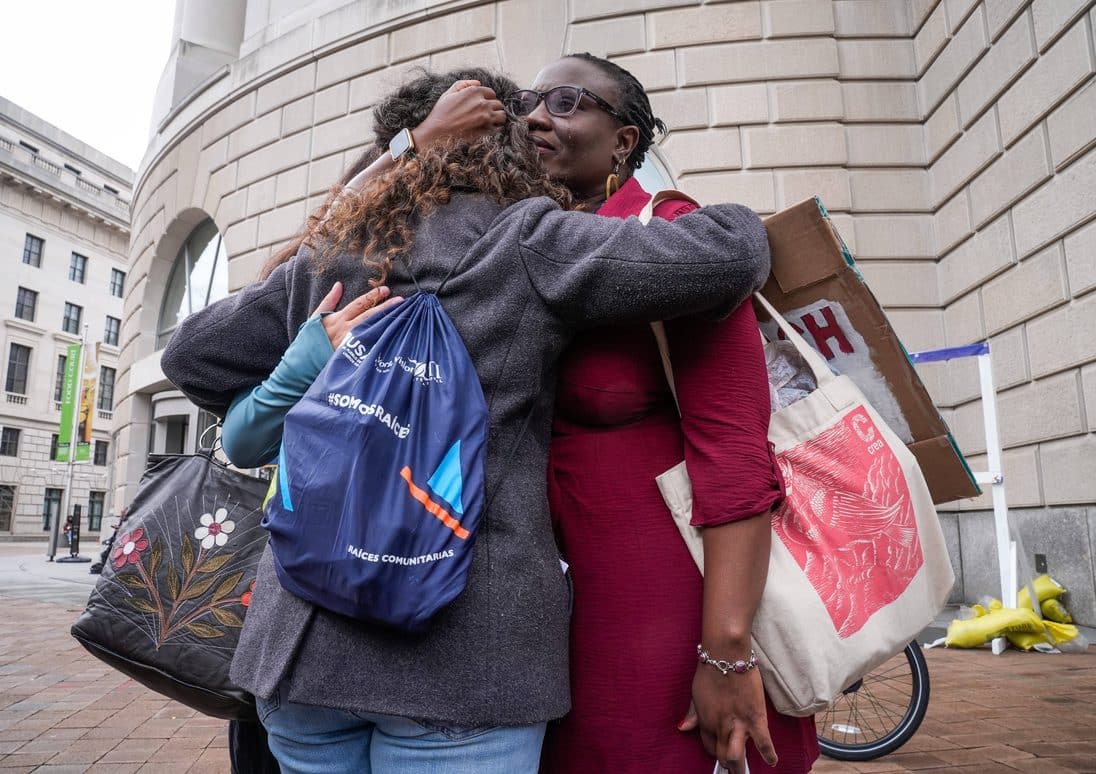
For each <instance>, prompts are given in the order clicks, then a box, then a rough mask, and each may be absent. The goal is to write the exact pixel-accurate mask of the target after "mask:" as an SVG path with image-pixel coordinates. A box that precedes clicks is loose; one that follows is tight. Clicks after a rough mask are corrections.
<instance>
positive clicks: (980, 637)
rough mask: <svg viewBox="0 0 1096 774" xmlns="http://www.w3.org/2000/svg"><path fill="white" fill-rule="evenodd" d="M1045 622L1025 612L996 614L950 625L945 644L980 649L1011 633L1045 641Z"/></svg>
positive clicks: (1014, 609) (991, 613) (1023, 609)
mask: <svg viewBox="0 0 1096 774" xmlns="http://www.w3.org/2000/svg"><path fill="white" fill-rule="evenodd" d="M1044 631H1045V628H1044V626H1043V622H1042V621H1040V620H1039V617H1038V616H1037V615H1035V612H1034V611H1033V610H1030V609H1025V608H1011V609H1001V610H992V611H990V612H988V613H986V614H985V615H981V616H978V617H977V618H968V619H966V620H965V621H960V620H958V619H957V620H955V621H952V622H951V623H950V624H948V634H947V637H946V638H945V639H944V643H945V644H946V645H948V646H949V647H953V648H977V647H978V646H979V645H984V644H985V643H987V642H989V641H990V640H992V639H994V638H995V637H1001V636H1004V635H1006V634H1009V633H1016V634H1020V633H1026V634H1033V635H1035V636H1036V637H1038V638H1039V639H1040V640H1041V641H1045V637H1044V636H1043V632H1044Z"/></svg>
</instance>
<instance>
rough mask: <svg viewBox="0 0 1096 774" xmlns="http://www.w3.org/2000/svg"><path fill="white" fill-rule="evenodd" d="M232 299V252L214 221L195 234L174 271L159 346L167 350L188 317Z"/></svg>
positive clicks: (178, 258)
mask: <svg viewBox="0 0 1096 774" xmlns="http://www.w3.org/2000/svg"><path fill="white" fill-rule="evenodd" d="M227 296H228V250H227V248H226V247H225V244H224V240H223V239H222V238H221V235H220V233H219V232H218V231H217V226H216V224H214V223H213V221H212V220H205V221H203V222H202V223H201V224H199V225H198V227H197V228H195V229H194V231H192V232H191V234H190V236H189V237H188V238H187V240H186V242H185V243H184V244H183V247H182V248H181V249H180V250H179V254H178V256H177V257H176V259H175V265H174V267H172V270H171V276H170V278H169V279H168V285H167V291H166V292H165V293H164V303H163V306H162V307H161V310H160V324H159V328H158V331H157V334H158V335H157V338H156V346H157V347H158V348H162V347H164V346H165V345H166V344H167V342H168V340H169V339H170V338H171V334H172V333H173V332H174V330H175V328H176V326H178V324H179V323H180V322H182V321H183V320H184V319H185V318H186V317H187V315H190V314H192V313H194V312H197V311H198V310H199V309H203V308H205V307H206V306H208V305H209V304H211V303H213V302H214V301H219V300H220V299H222V298H226V297H227Z"/></svg>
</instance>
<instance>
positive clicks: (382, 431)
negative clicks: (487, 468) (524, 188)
mask: <svg viewBox="0 0 1096 774" xmlns="http://www.w3.org/2000/svg"><path fill="white" fill-rule="evenodd" d="M443 284H444V283H443ZM439 290H440V288H439ZM486 442H487V402H486V401H485V400H484V397H483V388H482V387H481V386H480V383H479V377H478V376H477V374H476V369H475V367H474V366H473V364H472V360H471V358H470V357H469V355H468V350H467V349H466V348H465V346H464V342H463V341H462V340H461V338H460V335H459V334H458V333H457V330H456V328H455V327H454V326H453V323H452V321H451V320H450V319H449V316H448V315H447V314H446V313H445V310H444V309H443V308H442V306H441V303H440V301H439V300H438V297H437V295H436V294H434V293H424V292H421V291H419V292H416V293H415V294H413V295H412V296H411V297H409V298H408V299H406V300H405V301H403V302H401V303H400V304H397V305H396V306H394V307H393V308H391V309H390V310H388V311H386V312H384V313H383V314H381V315H378V316H376V317H373V318H370V319H369V320H366V321H365V322H363V323H362V324H360V325H359V326H357V327H356V328H354V330H353V331H352V332H351V333H350V334H348V335H347V337H346V338H345V339H344V340H343V342H342V344H341V345H340V346H339V347H338V349H337V350H336V351H335V354H334V355H333V356H332V357H331V360H330V361H329V362H328V363H327V365H326V366H325V367H324V369H323V371H321V372H320V375H319V376H318V377H317V378H316V381H315V382H313V384H312V386H311V387H310V388H309V390H308V392H306V393H305V395H304V397H303V398H301V400H300V401H299V402H298V403H297V405H296V406H294V407H293V408H292V409H291V410H290V411H289V413H288V414H287V415H286V418H285V429H284V433H283V436H282V446H281V450H280V452H279V459H278V472H277V482H276V484H275V487H274V492H273V496H272V497H271V498H270V502H269V503H268V504H267V510H266V516H265V518H264V521H263V524H264V526H265V527H266V528H267V529H268V530H269V532H270V545H271V548H272V550H273V553H274V565H275V569H276V571H277V573H278V578H279V579H280V581H281V583H282V586H284V587H285V588H286V589H287V590H288V591H290V592H291V593H293V594H295V595H296V596H298V597H301V598H302V599H305V600H307V601H309V602H311V603H313V604H315V605H318V606H320V607H323V608H326V609H327V610H331V611H334V612H336V613H341V614H343V615H347V616H351V617H353V618H359V619H365V620H369V621H374V622H380V623H384V624H388V625H390V626H393V627H397V628H399V629H403V630H407V631H419V630H422V629H423V628H424V627H425V626H426V624H427V622H428V621H429V620H430V618H431V617H432V616H433V615H434V614H435V613H437V612H438V611H439V610H440V609H441V608H443V607H445V605H447V604H448V603H449V602H451V601H452V600H453V599H454V598H455V597H456V596H457V595H458V594H460V593H461V591H462V590H463V589H464V586H465V583H466V582H467V578H468V570H469V567H470V564H471V561H472V548H473V544H474V543H475V538H476V525H477V523H478V522H479V519H480V514H481V513H482V511H483V509H484V457H485V454H486V451H485V449H486Z"/></svg>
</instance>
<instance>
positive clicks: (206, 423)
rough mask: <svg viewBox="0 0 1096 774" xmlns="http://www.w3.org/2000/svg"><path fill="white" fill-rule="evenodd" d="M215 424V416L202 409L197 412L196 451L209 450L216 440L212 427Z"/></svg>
mask: <svg viewBox="0 0 1096 774" xmlns="http://www.w3.org/2000/svg"><path fill="white" fill-rule="evenodd" d="M216 426H217V416H216V415H215V414H211V413H210V412H208V411H206V410H205V409H202V410H200V411H199V412H198V435H197V439H198V440H197V444H196V445H197V447H198V451H200V452H204V451H209V450H210V449H212V448H213V445H214V444H215V443H216V441H217V431H216V430H213V429H212V428H214V427H216Z"/></svg>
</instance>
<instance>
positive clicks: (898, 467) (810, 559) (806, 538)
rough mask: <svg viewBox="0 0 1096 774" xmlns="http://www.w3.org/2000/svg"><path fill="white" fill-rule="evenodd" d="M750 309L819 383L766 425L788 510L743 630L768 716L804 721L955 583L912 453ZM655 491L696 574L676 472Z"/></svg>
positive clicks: (693, 540) (844, 381)
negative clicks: (750, 622) (749, 632)
mask: <svg viewBox="0 0 1096 774" xmlns="http://www.w3.org/2000/svg"><path fill="white" fill-rule="evenodd" d="M644 214H645V215H646V214H647V213H644ZM755 298H756V299H757V300H758V302H759V303H760V304H761V306H763V307H764V308H765V309H766V310H767V311H768V313H769V314H770V315H771V316H772V318H773V320H774V321H776V322H777V324H778V325H779V326H780V329H781V330H782V331H783V332H784V334H785V336H786V337H787V338H788V340H789V341H791V342H792V343H793V344H794V345H795V347H796V349H797V350H798V352H799V354H800V355H801V356H802V357H803V359H804V360H805V361H806V363H807V364H808V366H809V367H810V369H811V371H812V373H813V374H814V377H815V379H816V381H817V383H818V387H817V389H816V390H815V391H814V392H812V393H811V394H810V395H808V396H807V397H805V398H803V399H802V400H799V401H798V402H796V403H793V404H791V405H790V406H787V407H786V408H784V409H782V410H780V411H777V412H776V413H774V414H773V415H772V418H771V420H770V425H769V440H770V441H771V442H772V443H773V444H774V446H775V450H776V455H777V461H778V464H779V465H780V470H781V473H782V474H783V476H784V481H785V484H786V487H787V498H786V499H785V501H784V503H783V505H781V506H780V507H779V508H778V509H777V510H775V511H774V512H773V513H772V514H771V521H772V548H771V550H770V555H769V573H768V576H767V579H766V582H765V591H764V593H763V595H762V598H761V604H760V607H759V608H758V612H757V616H756V617H755V619H754V626H753V640H754V649H755V650H756V651H757V655H758V660H759V661H760V664H761V675H762V678H763V681H764V684H765V690H766V692H767V693H768V694H769V698H770V699H771V700H772V702H773V705H774V706H775V707H776V709H777V710H778V711H780V712H782V713H784V714H786V715H796V716H804V715H810V714H813V713H814V712H816V711H818V710H821V709H823V708H824V707H826V706H827V705H828V704H829V703H830V702H831V701H832V700H833V699H835V698H836V697H837V696H838V695H840V693H841V692H842V691H843V690H844V689H845V688H846V687H848V686H849V685H851V684H852V683H853V682H855V681H856V680H858V679H859V678H860V677H862V676H863V675H865V674H867V673H868V672H870V671H871V670H872V669H874V668H875V667H876V666H878V665H879V664H881V663H883V662H884V661H886V660H887V659H889V658H890V657H891V656H893V655H895V654H896V653H898V652H900V651H901V650H902V649H903V648H904V647H905V646H906V644H907V643H909V642H910V640H912V639H913V638H914V637H915V636H917V634H918V633H919V632H920V631H921V630H922V629H923V628H924V627H925V626H927V625H928V624H929V623H931V621H932V620H933V618H934V617H935V616H936V614H937V613H938V612H939V611H940V609H941V608H942V607H943V605H944V603H945V602H946V600H947V597H948V593H949V592H950V591H951V587H952V584H953V583H954V580H955V578H954V575H953V573H952V568H951V562H950V560H949V559H948V554H947V548H946V546H945V544H944V536H943V533H942V531H941V529H940V522H939V519H938V518H937V515H936V510H935V508H934V507H933V504H932V497H931V496H930V494H929V490H928V486H927V485H926V484H925V480H924V477H923V476H922V475H921V470H920V468H919V467H918V465H917V462H916V460H915V459H914V457H913V455H912V453H910V451H909V450H908V449H907V448H906V446H905V444H903V443H902V441H901V440H900V439H899V438H898V437H897V436H896V435H895V434H894V433H893V432H892V431H891V429H890V428H889V427H888V426H887V425H886V423H885V422H884V421H883V420H882V419H881V418H880V416H879V415H878V414H877V413H876V411H875V410H874V409H873V408H872V407H871V406H870V405H869V404H868V403H867V401H866V400H865V399H864V396H863V394H862V393H861V392H860V390H859V389H858V388H857V387H856V386H855V385H854V384H853V383H852V381H851V380H850V379H849V378H848V377H847V376H836V375H834V374H833V372H832V371H830V369H829V367H828V366H827V365H826V362H825V360H823V359H822V356H821V355H819V354H818V353H817V352H815V351H814V350H813V349H812V348H811V347H810V346H809V345H808V344H807V343H806V341H804V340H803V338H802V337H801V336H800V335H799V334H798V333H796V331H795V330H794V329H793V328H792V327H791V326H790V325H789V324H788V323H787V321H786V320H784V318H783V317H781V316H780V314H779V313H778V312H777V311H776V310H775V309H774V308H773V307H772V306H771V305H770V304H769V302H768V301H767V300H765V299H764V298H763V297H761V296H760V295H755ZM660 326H661V324H658V323H656V324H655V326H654V327H655V329H656V336H657V337H658V339H659V347H660V350H661V351H662V353H663V361H664V365H665V366H666V368H667V374H668V377H669V378H670V379H671V387H672V386H673V382H672V372H671V371H670V369H669V358H668V351H667V349H666V340H665V334H664V332H663V331H661V330H659V328H660ZM656 480H657V482H658V486H659V489H660V490H661V492H662V495H663V498H664V499H665V500H666V504H667V506H669V508H670V511H671V513H672V514H673V518H674V521H675V522H676V523H677V526H678V529H679V530H680V532H681V535H682V537H683V538H684V539H685V542H686V544H688V546H689V550H690V552H691V553H692V555H693V558H694V559H695V560H696V562H697V565H698V566H699V567H700V568H701V572H703V567H704V560H703V544H702V541H701V536H700V534H701V533H700V530H698V529H696V528H695V527H692V526H690V524H689V521H690V518H691V515H692V486H691V484H690V482H689V475H688V472H687V470H686V468H685V463H684V462H681V463H679V464H678V465H676V466H675V467H673V468H671V469H670V470H668V471H666V472H665V473H663V474H662V475H661V476H658V478H657V479H656ZM731 485H733V482H732V484H731Z"/></svg>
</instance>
